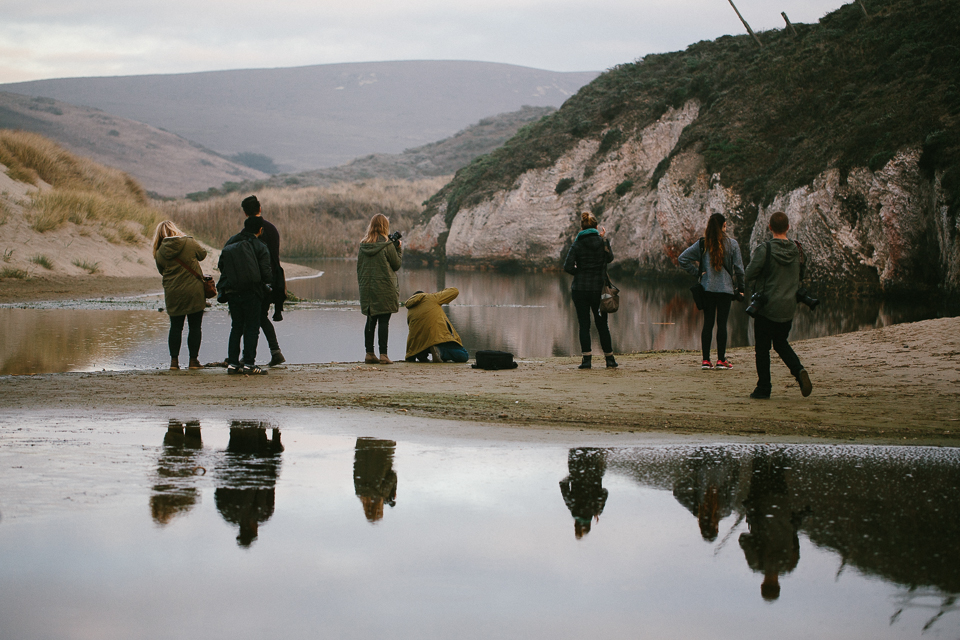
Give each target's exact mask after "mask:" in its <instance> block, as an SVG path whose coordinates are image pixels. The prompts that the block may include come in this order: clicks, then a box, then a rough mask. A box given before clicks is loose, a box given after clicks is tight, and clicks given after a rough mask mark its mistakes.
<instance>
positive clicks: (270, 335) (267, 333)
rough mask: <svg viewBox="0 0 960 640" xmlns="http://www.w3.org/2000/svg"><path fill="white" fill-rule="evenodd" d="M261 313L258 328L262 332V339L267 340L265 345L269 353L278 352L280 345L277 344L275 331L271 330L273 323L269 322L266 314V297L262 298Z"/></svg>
mask: <svg viewBox="0 0 960 640" xmlns="http://www.w3.org/2000/svg"><path fill="white" fill-rule="evenodd" d="M261 308H262V311H261V313H260V328H261V329H262V330H263V337H264V338H266V339H267V345H268V346H269V347H270V351H279V350H280V343H279V342H277V330H276V329H274V328H273V323H272V322H270V318H269V317H268V314H269V313H270V299H269V298H268V297H267V296H264V297H263V305H262V307H261Z"/></svg>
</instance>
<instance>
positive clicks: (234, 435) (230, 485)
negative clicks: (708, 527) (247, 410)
mask: <svg viewBox="0 0 960 640" xmlns="http://www.w3.org/2000/svg"><path fill="white" fill-rule="evenodd" d="M267 426H268V425H266V424H264V423H261V422H257V421H242V420H234V421H233V422H232V423H231V424H230V440H229V442H228V443H227V450H226V452H225V454H224V457H223V462H222V464H221V466H219V467H218V468H217V478H216V482H217V488H216V490H215V491H214V493H213V499H214V502H215V503H216V505H217V511H219V512H220V515H221V516H223V519H224V520H226V521H227V522H229V523H232V524H235V525H238V526H239V528H240V532H239V534H238V535H237V544H238V545H240V546H241V547H249V546H250V545H251V544H253V541H254V540H256V539H257V536H258V535H259V527H260V524H261V523H263V522H266V521H267V520H269V519H270V517H271V516H272V515H273V509H274V502H275V497H276V486H277V479H278V478H279V476H280V453H281V452H282V451H283V445H282V444H281V443H280V430H279V429H273V430H272V435H271V437H270V438H268V437H267Z"/></svg>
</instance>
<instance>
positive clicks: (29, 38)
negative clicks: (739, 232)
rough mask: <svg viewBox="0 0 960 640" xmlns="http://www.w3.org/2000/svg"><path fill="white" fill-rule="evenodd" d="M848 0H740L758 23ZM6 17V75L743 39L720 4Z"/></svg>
mask: <svg viewBox="0 0 960 640" xmlns="http://www.w3.org/2000/svg"><path fill="white" fill-rule="evenodd" d="M839 4H840V2H839V0H784V2H782V3H781V4H780V5H778V6H776V7H772V6H771V5H770V4H769V2H767V1H766V0H739V2H738V3H737V6H738V8H739V9H740V11H741V13H743V14H744V17H745V18H746V19H747V20H748V21H749V22H750V23H751V26H752V27H753V28H754V29H755V30H757V31H761V30H764V29H771V28H782V26H783V20H782V18H781V17H780V11H781V10H785V11H787V13H788V14H789V16H790V19H791V20H792V21H794V22H798V23H799V22H812V21H816V20H817V19H819V18H820V17H821V16H822V15H824V14H825V13H827V12H829V11H831V10H833V9H835V8H837V7H838V6H839ZM4 14H5V15H4V20H3V23H2V24H0V82H13V81H18V80H24V79H38V78H49V77H71V76H91V75H132V74H144V73H183V72H190V71H202V70H215V69H236V68H254V67H286V66H299V65H309V64H323V63H335V62H361V61H373V60H411V59H447V60H485V61H491V62H506V63H512V64H520V65H525V66H531V67H538V68H543V69H551V70H559V71H582V70H601V69H606V68H609V67H611V66H613V65H616V64H620V63H623V62H630V61H633V60H635V59H637V58H640V57H642V56H644V55H646V54H647V53H653V52H661V51H671V50H677V49H683V48H685V47H686V46H687V45H689V44H691V43H693V42H696V41H698V40H704V39H713V38H716V37H719V36H721V35H724V34H728V33H733V34H739V33H742V32H743V27H742V25H741V24H740V22H739V20H738V19H737V17H736V14H734V12H733V10H732V9H731V8H730V6H729V4H728V3H727V2H725V1H724V0H646V1H643V0H640V1H637V0H634V1H632V2H627V1H625V0H595V2H594V3H591V4H586V3H584V2H582V0H578V1H576V2H574V1H572V0H559V1H557V2H545V1H542V0H461V1H459V2H449V1H448V0H444V1H442V2H441V1H440V0H411V1H410V2H405V3H397V2H384V1H383V0H353V1H351V2H339V1H338V2H327V1H324V2H306V1H302V0H277V1H275V2H273V3H270V4H269V5H268V4H264V3H262V2H256V3H254V2H250V1H248V0H236V1H232V2H226V1H222V0H212V1H206V0H205V1H203V2H197V1H196V0H193V1H187V0H166V1H163V2H159V1H156V0H146V1H143V2H138V3H130V2H128V0H123V1H120V0H107V1H106V2H102V1H99V0H98V1H97V2H96V3H94V2H92V1H91V0H79V1H70V2H64V1H62V0H46V1H45V2H43V3H19V4H18V5H17V6H14V7H9V8H5V9H4Z"/></svg>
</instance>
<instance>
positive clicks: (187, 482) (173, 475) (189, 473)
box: [150, 420, 206, 526]
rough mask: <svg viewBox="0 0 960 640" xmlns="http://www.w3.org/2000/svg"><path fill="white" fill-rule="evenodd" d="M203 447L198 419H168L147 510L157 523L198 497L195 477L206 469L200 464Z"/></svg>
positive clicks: (190, 505) (165, 522) (183, 509)
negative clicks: (184, 420)
mask: <svg viewBox="0 0 960 640" xmlns="http://www.w3.org/2000/svg"><path fill="white" fill-rule="evenodd" d="M202 449H203V442H202V440H201V437H200V422H199V421H197V420H192V421H189V422H186V423H184V422H181V421H179V420H170V423H169V426H168V427H167V432H166V433H165V434H164V436H163V448H162V449H161V450H160V457H159V459H158V460H157V476H156V480H155V483H154V485H153V488H152V489H151V494H150V514H151V516H152V517H153V521H154V522H155V523H157V524H158V525H160V526H166V525H168V524H170V522H171V521H172V520H173V519H174V518H175V517H177V516H179V515H183V514H185V513H187V512H189V511H190V510H191V509H193V507H194V505H196V503H197V501H198V500H199V499H200V492H199V491H198V490H197V488H196V486H195V482H194V481H195V478H196V477H197V475H199V474H202V473H205V472H206V471H205V470H204V469H203V467H202V466H201V465H200V456H201V455H202Z"/></svg>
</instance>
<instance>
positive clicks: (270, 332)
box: [240, 196, 286, 367]
mask: <svg viewBox="0 0 960 640" xmlns="http://www.w3.org/2000/svg"><path fill="white" fill-rule="evenodd" d="M240 207H241V208H242V209H243V213H244V215H246V216H247V217H248V218H249V217H252V216H257V217H258V218H260V219H261V220H263V216H262V215H261V213H262V208H261V207H260V201H259V200H258V199H257V196H248V197H246V198H244V199H243V202H241V203H240ZM260 242H262V243H263V244H265V245H266V246H267V251H269V252H270V272H271V273H272V274H273V280H271V281H270V283H271V284H272V285H273V292H272V293H269V294H267V295H265V296H264V297H263V304H262V308H261V309H260V311H261V313H260V329H261V330H262V331H263V337H264V338H266V339H267V345H268V346H269V347H270V363H269V365H270V366H271V367H275V366H276V365H278V364H281V363H282V362H285V361H286V358H284V357H283V353H282V352H281V351H280V342H279V341H278V340H277V331H276V329H274V328H273V324H272V323H271V322H270V317H269V314H270V304H271V303H272V304H273V305H274V309H275V312H274V314H273V320H274V322H280V321H281V320H283V302H284V300H285V299H286V284H285V283H284V278H283V267H281V266H280V232H279V231H277V228H276V227H275V226H274V225H273V224H271V223H270V222H268V221H266V220H263V234H262V235H261V236H260Z"/></svg>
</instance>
